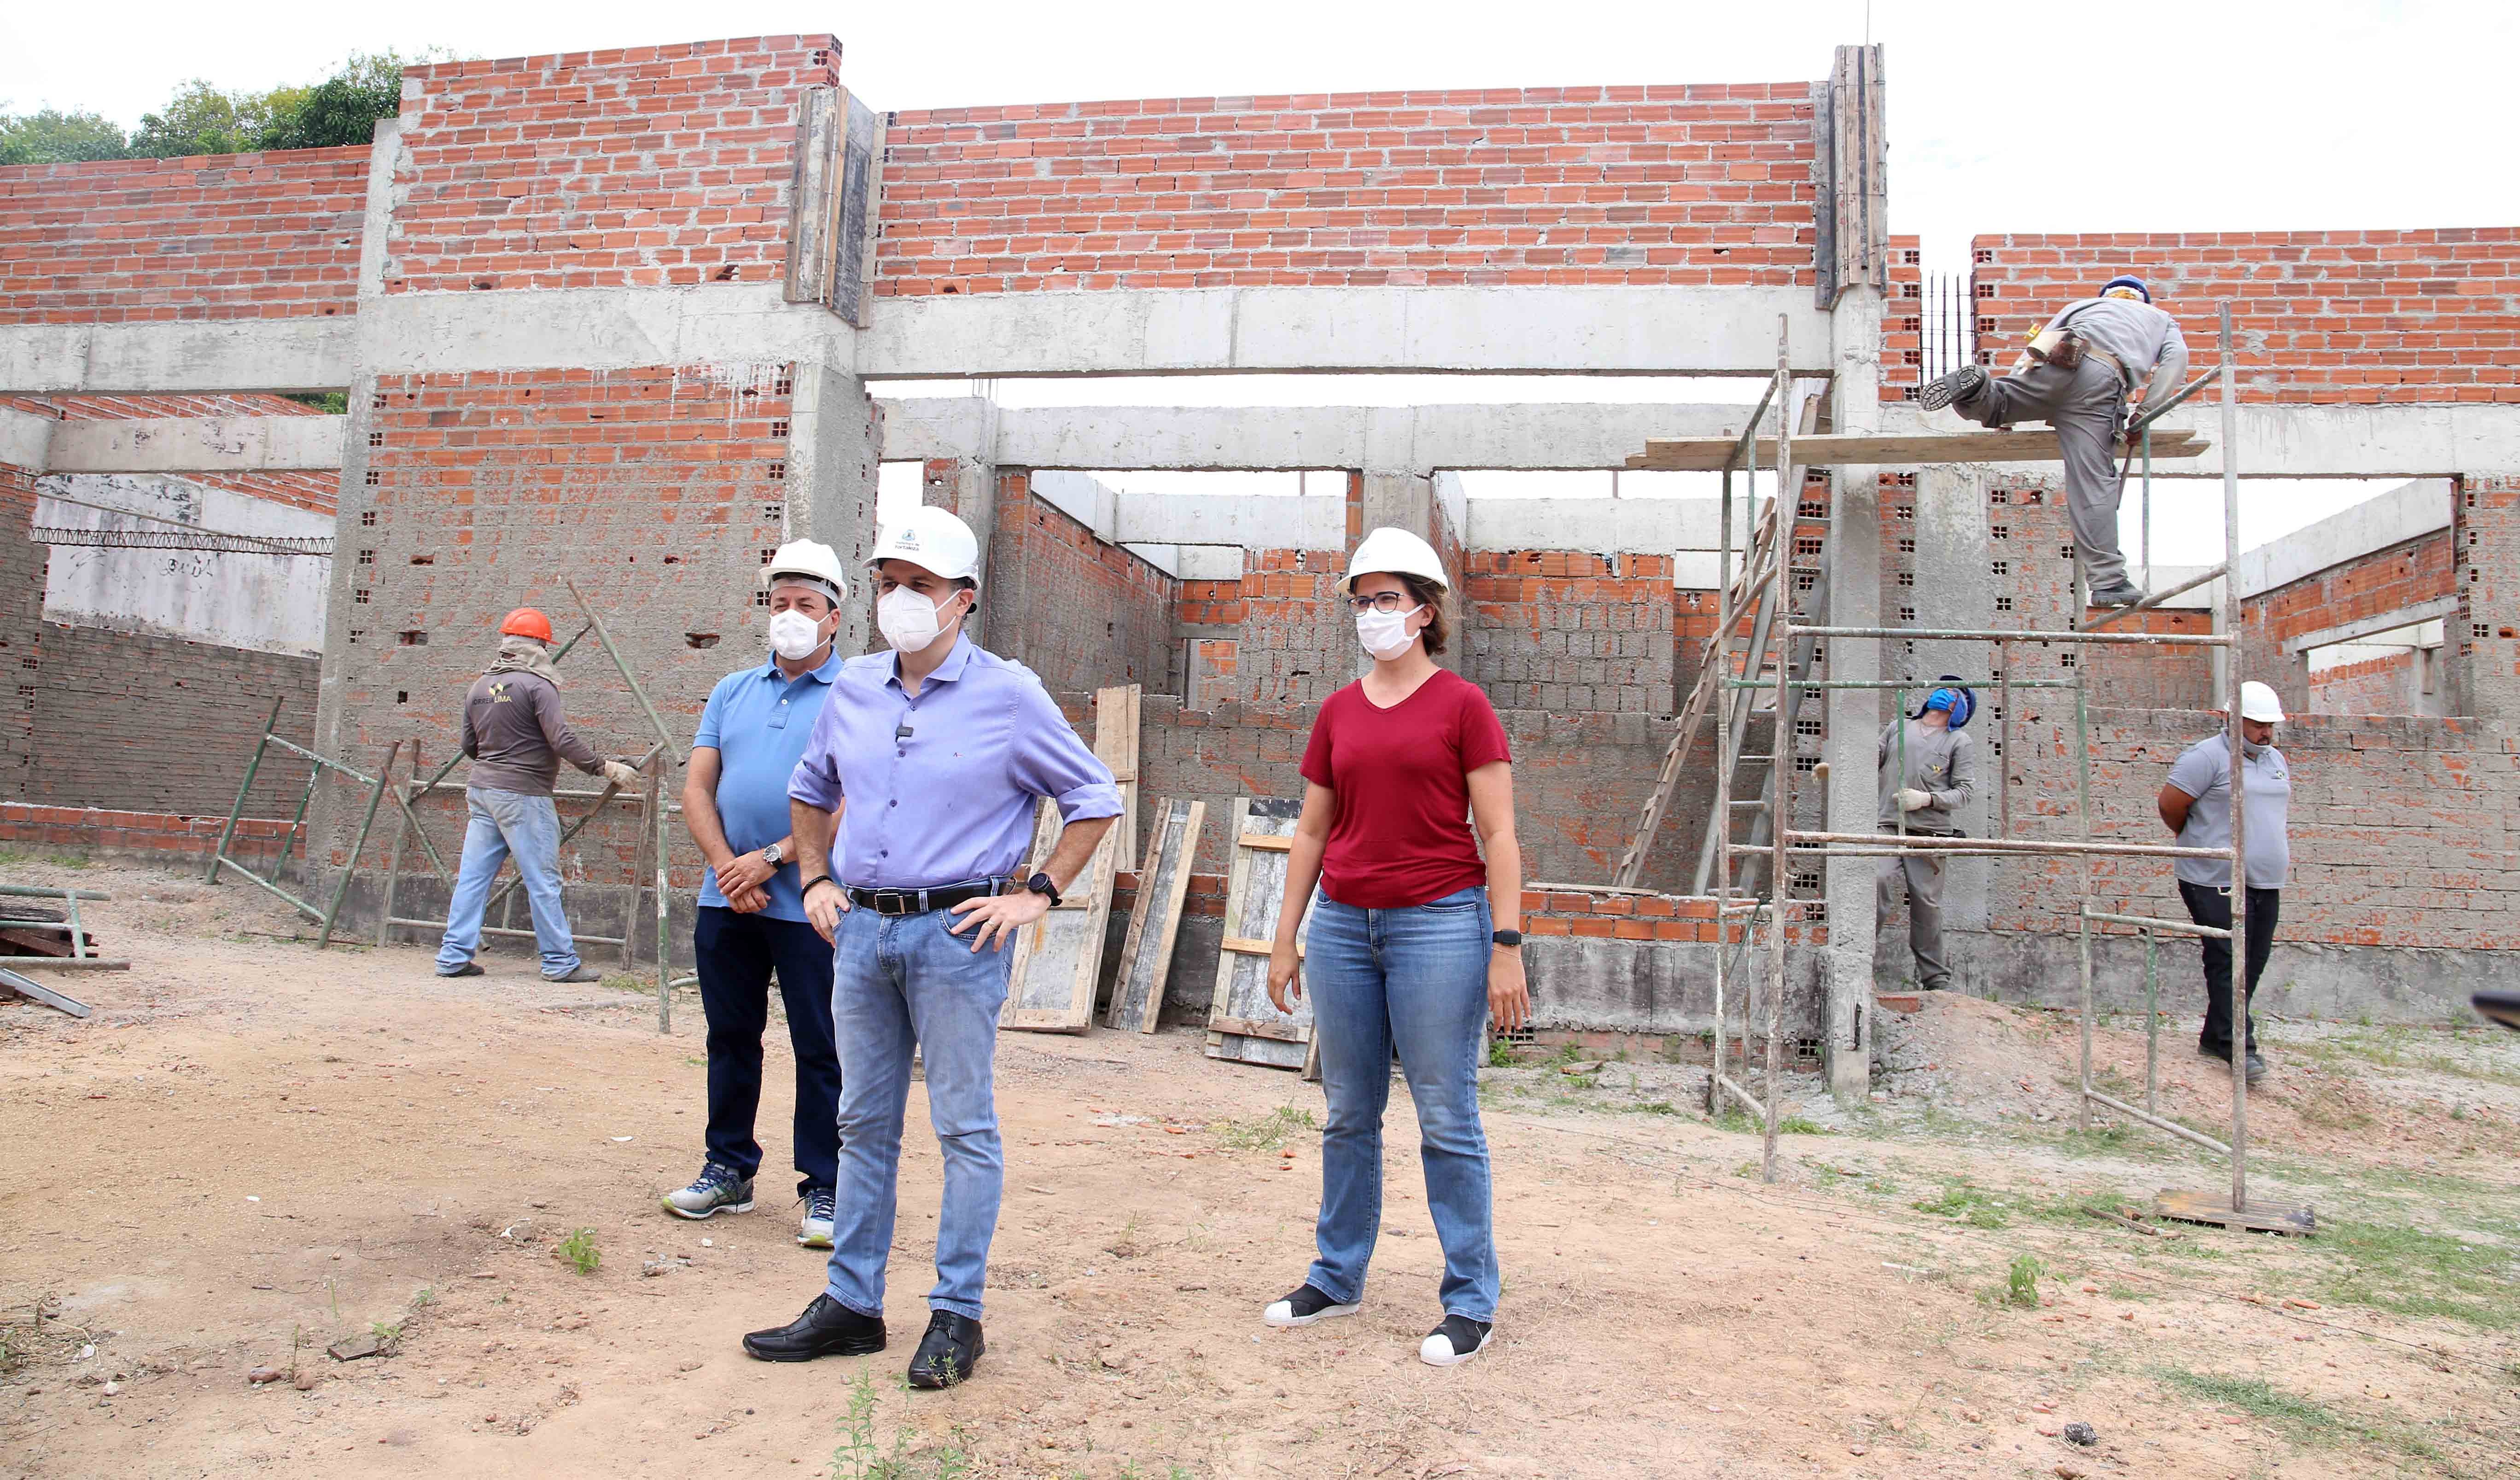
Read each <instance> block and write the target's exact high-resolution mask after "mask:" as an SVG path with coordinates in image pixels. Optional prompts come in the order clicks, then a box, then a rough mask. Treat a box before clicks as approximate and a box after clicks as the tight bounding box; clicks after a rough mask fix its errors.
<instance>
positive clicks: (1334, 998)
mask: <svg viewBox="0 0 2520 1480" xmlns="http://www.w3.org/2000/svg"><path fill="white" fill-rule="evenodd" d="M1347 589H1348V605H1349V606H1350V608H1352V609H1353V610H1354V611H1355V613H1356V633H1357V640H1358V641H1359V642H1360V643H1362V644H1363V645H1364V647H1365V650H1366V651H1368V652H1370V653H1372V654H1373V672H1371V673H1369V674H1367V675H1366V676H1365V677H1364V678H1362V679H1359V680H1358V681H1357V682H1355V683H1353V684H1350V685H1348V686H1347V687H1346V688H1344V689H1341V690H1340V691H1339V692H1338V693H1336V694H1333V695H1330V696H1329V698H1328V699H1327V700H1325V701H1324V702H1323V704H1322V707H1321V712H1320V713H1319V714H1318V715H1316V716H1315V717H1314V719H1313V738H1312V741H1311V743H1310V744H1308V745H1307V746H1305V748H1304V764H1303V772H1304V811H1303V816H1302V818H1301V819H1300V820H1299V821H1298V822H1297V823H1296V825H1295V836H1294V840H1293V844H1292V846H1291V847H1290V848H1289V849H1288V850H1287V854H1286V897H1285V903H1284V905H1283V907H1282V908H1281V909H1280V910H1279V912H1278V938H1277V941H1276V944H1275V947H1274V949H1273V950H1272V951H1271V953H1270V957H1269V997H1270V1000H1271V1001H1272V1002H1274V1003H1276V1004H1277V1006H1278V1009H1279V1010H1281V1011H1287V1010H1291V1004H1292V1002H1293V999H1294V998H1295V997H1297V996H1299V995H1301V993H1302V991H1303V987H1302V985H1301V984H1299V982H1298V980H1297V955H1296V945H1295V934H1296V930H1297V927H1298V926H1299V925H1300V924H1301V923H1302V922H1303V919H1304V908H1305V906H1306V905H1307V904H1309V905H1311V907H1312V917H1313V928H1312V934H1311V936H1310V938H1309V939H1308V940H1307V941H1306V943H1305V945H1304V948H1303V973H1302V974H1303V975H1304V976H1305V977H1307V978H1309V980H1310V982H1311V985H1312V990H1313V1031H1314V1036H1315V1039H1316V1041H1317V1042H1318V1043H1319V1044H1320V1046H1321V1062H1322V1088H1323V1090H1324V1091H1325V1092H1326V1093H1327V1094H1328V1097H1329V1123H1328V1126H1327V1127H1325V1128H1324V1130H1323V1132H1322V1212H1321V1219H1320V1221H1319V1223H1318V1225H1317V1226H1316V1227H1315V1230H1314V1242H1315V1244H1316V1245H1317V1246H1318V1247H1319V1249H1320V1252H1321V1257H1320V1258H1318V1259H1316V1260H1315V1261H1314V1262H1313V1267H1312V1270H1311V1271H1310V1273H1308V1274H1307V1275H1306V1276H1305V1278H1304V1283H1303V1285H1302V1286H1301V1287H1299V1288H1298V1289H1296V1290H1295V1291H1294V1292H1293V1293H1292V1294H1290V1295H1288V1296H1286V1297H1285V1298H1284V1299H1283V1300H1280V1301H1277V1302H1275V1303H1274V1304H1272V1305H1271V1306H1270V1307H1269V1308H1268V1310H1267V1311H1266V1312H1264V1313H1263V1315H1262V1319H1263V1320H1265V1321H1266V1322H1268V1323H1269V1324H1271V1325H1310V1324H1312V1323H1314V1322H1316V1321H1323V1320H1327V1319H1328V1318H1329V1317H1332V1316H1350V1315H1354V1314H1355V1313H1356V1311H1357V1308H1358V1305H1359V1302H1361V1301H1362V1300H1363V1299H1364V1296H1365V1269H1366V1264H1367V1262H1368V1261H1369V1260H1371V1259H1372V1258H1373V1242H1374V1235H1375V1233H1377V1232H1378V1231H1379V1229H1380V1228H1381V1225H1382V1107H1383V1104H1384V1102H1385V1101H1386V1100H1388V1099H1390V1096H1391V1055H1392V1054H1393V1052H1394V1051H1395V1050H1397V1051H1398V1053H1399V1055H1400V1066H1401V1070H1402V1072H1404V1073H1405V1074H1406V1075H1407V1076H1408V1079H1409V1093H1410V1096H1411V1097H1412V1098H1413V1099H1416V1100H1417V1102H1418V1130H1419V1137H1420V1144H1419V1148H1418V1151H1419V1158H1420V1160H1421V1161H1422V1162H1423V1163H1424V1165H1425V1169H1426V1209H1427V1211H1428V1212H1429V1213H1431V1214H1433V1215H1434V1219H1435V1236H1436V1238H1437V1239H1438V1241H1440V1242H1441V1243H1442V1244H1443V1246H1444V1282H1443V1287H1442V1290H1441V1294H1442V1297H1443V1302H1444V1317H1443V1322H1442V1323H1441V1324H1439V1325H1437V1326H1436V1327H1435V1329H1434V1330H1432V1331H1430V1332H1428V1333H1427V1335H1426V1339H1425V1340H1424V1341H1423V1342H1421V1343H1420V1344H1419V1346H1418V1357H1419V1358H1420V1360H1422V1361H1425V1362H1427V1363H1430V1364H1433V1365H1434V1366H1437V1367H1450V1366H1453V1365H1454V1364H1456V1363H1461V1362H1466V1361H1468V1360H1469V1359H1470V1358H1471V1357H1473V1356H1475V1355H1477V1353H1478V1351H1479V1349H1480V1348H1481V1347H1483V1346H1484V1345H1486V1343H1487V1339H1488V1334H1489V1332H1490V1330H1491V1329H1492V1327H1493V1325H1494V1323H1495V1321H1496V1302H1497V1286H1498V1277H1497V1257H1496V1237H1495V1233H1494V1231H1493V1229H1492V1227H1491V1218H1490V1211H1489V1209H1490V1203H1491V1197H1490V1192H1489V1185H1488V1146H1487V1136H1486V1133H1485V1132H1484V1131H1483V1130H1482V1129H1481V1127H1480V1125H1479V1086H1478V1060H1479V1049H1480V1040H1481V1037H1482V1034H1481V1031H1480V1030H1481V1028H1482V1027H1483V1026H1484V1025H1485V1024H1486V1023H1487V1022H1489V1021H1491V1020H1493V1021H1494V1022H1495V1023H1496V1025H1497V1027H1498V1028H1500V1029H1504V1030H1511V1029H1513V1028H1517V1027H1520V1026H1521V1025H1522V1023H1523V1021H1524V1020H1525V1019H1526V1018H1528V1017H1529V1016H1530V1014H1531V996H1530V993H1529V992H1528V991H1527V990H1526V989H1525V987H1524V985H1523V978H1522V935H1521V933H1520V931H1519V929H1518V928H1517V927H1518V926H1519V925H1520V923H1521V920H1522V850H1521V848H1520V847H1519V846H1518V845H1517V844H1516V843H1515V841H1514V836H1513V768H1512V765H1511V758H1510V757H1509V756H1508V754H1507V749H1506V737H1505V727H1504V726H1503V725H1500V724H1499V723H1497V716H1496V710H1495V708H1494V707H1492V706H1491V705H1490V704H1489V703H1488V698H1487V695H1484V694H1482V693H1480V692H1479V690H1478V687H1477V686H1476V685H1474V684H1472V683H1470V682H1469V681H1468V680H1466V679H1463V678H1462V677H1461V676H1460V675H1458V674H1455V673H1451V672H1448V671H1446V670H1444V669H1442V668H1438V667H1436V666H1435V659H1434V654H1435V653H1438V652H1441V651H1443V650H1444V640H1445V637H1446V635H1447V633H1448V630H1449V627H1450V623H1449V622H1448V621H1447V620H1446V617H1445V613H1444V601H1445V598H1446V594H1447V593H1446V589H1445V583H1444V567H1443V564H1442V562H1441V561H1438V560H1437V559H1436V557H1435V552H1434V550H1433V549H1432V548H1430V547H1429V546H1428V545H1427V544H1426V542H1425V541H1424V540H1421V539H1419V538H1418V537H1417V536H1416V535H1414V534H1411V533H1409V532H1408V531H1406V530H1401V529H1376V530H1375V531H1373V533H1372V534H1369V535H1367V536H1366V537H1365V541H1364V543H1362V544H1360V545H1359V546H1357V550H1356V555H1355V557H1354V558H1353V559H1352V560H1351V561H1349V562H1348V572H1347ZM1474 827H1475V829H1476V830H1475V832H1473V828H1474ZM1482 845H1484V847H1482ZM1482 851H1484V853H1485V855H1486V856H1485V858H1484V860H1482V858H1481V853H1482ZM1316 880H1318V881H1319V883H1320V885H1321V892H1320V893H1319V894H1318V895H1316V894H1315V893H1314V883H1315V881H1316ZM1500 926H1502V928H1499V927H1500Z"/></svg>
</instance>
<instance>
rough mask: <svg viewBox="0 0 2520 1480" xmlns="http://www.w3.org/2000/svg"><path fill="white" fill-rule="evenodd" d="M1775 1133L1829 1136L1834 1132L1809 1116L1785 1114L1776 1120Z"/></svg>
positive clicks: (1781, 1134) (1780, 1134) (1782, 1134)
mask: <svg viewBox="0 0 2520 1480" xmlns="http://www.w3.org/2000/svg"><path fill="white" fill-rule="evenodd" d="M1777 1134H1778V1135H1779V1136H1830V1135H1834V1134H1836V1133H1835V1132H1832V1131H1831V1130H1829V1128H1828V1127H1826V1126H1824V1125H1822V1124H1821V1123H1820V1122H1819V1121H1817V1120H1814V1119H1812V1118H1811V1117H1810V1116H1807V1115H1786V1116H1783V1117H1781V1118H1779V1119H1778V1121H1777Z"/></svg>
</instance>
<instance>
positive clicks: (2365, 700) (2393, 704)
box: [2308, 649, 2424, 715]
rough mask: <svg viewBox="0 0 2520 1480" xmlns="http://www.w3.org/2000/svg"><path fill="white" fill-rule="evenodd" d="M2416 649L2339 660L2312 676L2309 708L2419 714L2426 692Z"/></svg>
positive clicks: (2315, 710) (2324, 711)
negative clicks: (2420, 688)
mask: <svg viewBox="0 0 2520 1480" xmlns="http://www.w3.org/2000/svg"><path fill="white" fill-rule="evenodd" d="M2418 681H2419V675H2418V673H2417V670H2416V665H2415V654H2414V651H2413V650H2411V649H2408V650H2401V651H2398V652H2392V653H2389V654H2387V655H2386V656H2383V657H2373V658H2364V659H2363V660H2361V661H2359V662H2352V663H2339V664H2337V665H2336V666H2335V667H2332V668H2322V669H2320V670H2319V671H2318V672H2316V673H2313V674H2312V675H2311V676H2310V708H2309V710H2308V712H2310V713H2314V714H2337V715H2364V714H2420V713H2422V712H2423V711H2422V709H2421V708H2420V707H2418V706H2419V705H2420V704H2421V703H2422V702H2423V698H2424V695H2422V694H2421V693H2419V692H2418V690H2417V687H2416V686H2417V683H2418Z"/></svg>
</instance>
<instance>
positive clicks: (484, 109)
mask: <svg viewBox="0 0 2520 1480" xmlns="http://www.w3.org/2000/svg"><path fill="white" fill-rule="evenodd" d="M838 66H839V47H838V44H837V43H836V42H834V41H833V40H832V38H831V37H829V36H756V37H750V38H747V39H742V40H733V41H703V42H696V43H693V44H690V45H680V46H644V47H633V48H630V49H627V50H621V51H604V52H572V53H568V54H566V55H562V56H551V57H527V58H513V59H509V60H505V61H497V62H449V63H444V64H440V65H438V66H433V67H412V68H410V69H409V70H407V71H406V72H405V73H404V87H405V94H404V98H403V112H402V124H403V136H402V137H403V155H402V163H401V165H400V166H399V168H398V170H397V175H396V185H397V187H398V189H399V190H400V192H401V195H402V199H401V200H400V201H399V202H397V203H396V205H395V207H394V225H393V235H392V241H391V245H390V258H389V263H388V266H387V268H386V285H385V286H386V291H387V292H439V291H466V290H472V289H491V288H615V287H657V286H663V285H668V284H695V283H720V282H742V283H766V282H774V281H777V280H779V278H780V277H781V275H782V273H783V272H784V271H785V269H786V261H787V209H788V200H787V191H788V186H789V183H790V177H791V174H792V171H793V167H794V164H793V160H794V146H795V126H796V109H797V106H798V99H799V96H800V95H801V94H802V93H803V91H804V90H805V89H807V88H809V87H815V86H823V85H830V84H832V83H834V82H835V81H836V79H837V74H838ZM354 235H355V234H354ZM354 247H355V244H354Z"/></svg>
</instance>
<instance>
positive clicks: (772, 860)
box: [761, 843, 787, 869]
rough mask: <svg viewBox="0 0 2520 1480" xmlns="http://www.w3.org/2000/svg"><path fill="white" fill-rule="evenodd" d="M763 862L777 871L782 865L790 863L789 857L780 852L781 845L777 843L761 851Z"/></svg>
mask: <svg viewBox="0 0 2520 1480" xmlns="http://www.w3.org/2000/svg"><path fill="white" fill-rule="evenodd" d="M761 861H762V862H763V863H765V864H768V865H769V866H770V867H772V868H774V869H776V868H778V867H779V866H780V865H781V864H784V863H786V862H787V854H785V853H782V852H780V851H779V845H778V844H777V843H772V844H771V845H770V846H769V847H767V848H764V849H762V850H761Z"/></svg>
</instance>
